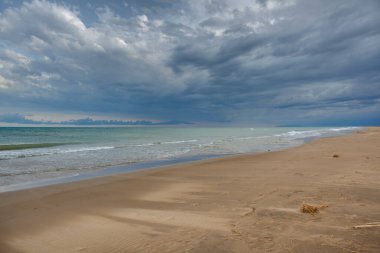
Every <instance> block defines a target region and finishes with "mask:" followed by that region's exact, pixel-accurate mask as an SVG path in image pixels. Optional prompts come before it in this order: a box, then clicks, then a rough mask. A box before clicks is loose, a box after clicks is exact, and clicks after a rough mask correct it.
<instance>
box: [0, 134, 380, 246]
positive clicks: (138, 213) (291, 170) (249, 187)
mask: <svg viewBox="0 0 380 253" xmlns="http://www.w3.org/2000/svg"><path fill="white" fill-rule="evenodd" d="M303 204H309V205H312V206H313V207H317V208H320V209H318V212H317V213H303V212H301V210H300V207H301V206H302V205H303ZM379 210H380V129H379V128H369V129H366V130H362V131H358V132H355V133H353V134H350V135H347V136H341V137H333V138H323V139H319V140H315V141H312V142H310V143H308V144H305V145H303V146H300V147H296V148H292V149H287V150H283V151H278V152H267V153H263V154H257V155H239V156H232V157H225V158H218V159H211V160H206V161H199V162H194V163H190V164H182V165H175V166H171V167H167V168H160V169H153V170H146V171H140V172H134V173H129V174H121V175H115V176H108V177H103V178H97V179H92V180H86V181H81V182H73V183H67V184H60V185H53V186H48V187H41V188H34V189H29V190H21V191H15V192H8V193H1V194H0V252H7V253H11V252H36V253H37V252H38V253H41V252H239V253H240V252H309V253H310V252H318V253H320V252H334V253H335V252H380V211H379ZM306 211H307V210H306Z"/></svg>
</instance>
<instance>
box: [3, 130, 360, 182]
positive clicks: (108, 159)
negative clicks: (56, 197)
mask: <svg viewBox="0 0 380 253" xmlns="http://www.w3.org/2000/svg"><path fill="white" fill-rule="evenodd" d="M354 129H356V128H354V127H345V128H197V127H187V128H184V127H177V128H176V127H157V128H156V127H155V128H147V127H99V128H69V127H49V128H43V127H23V128H16V127H3V128H0V147H2V148H0V186H3V187H4V186H9V185H14V184H19V183H24V182H35V181H38V180H41V179H47V178H57V177H67V176H75V175H81V174H83V173H89V172H98V171H99V170H102V169H104V168H105V167H115V166H117V165H122V167H124V168H125V165H128V164H135V163H147V162H153V163H154V162H160V161H170V160H176V159H177V160H178V159H179V160H181V159H184V160H186V159H187V160H192V158H194V157H195V158H196V157H203V158H205V157H212V156H220V155H226V154H239V153H252V152H262V151H267V150H278V149H281V148H286V147H292V146H296V145H299V144H302V143H303V142H304V141H305V140H306V139H309V138H318V137H323V136H333V135H341V134H345V133H348V132H351V131H353V130H354ZM137 169H138V168H137Z"/></svg>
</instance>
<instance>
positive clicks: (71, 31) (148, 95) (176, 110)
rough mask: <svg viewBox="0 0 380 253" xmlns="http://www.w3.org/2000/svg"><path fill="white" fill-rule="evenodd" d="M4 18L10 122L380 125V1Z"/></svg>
mask: <svg viewBox="0 0 380 253" xmlns="http://www.w3.org/2000/svg"><path fill="white" fill-rule="evenodd" d="M0 8H2V9H0V10H1V14H0V37H1V40H0V50H1V51H0V101H1V102H0V106H1V107H0V108H2V109H1V110H2V112H3V113H5V112H6V111H7V110H9V108H13V110H19V113H27V112H29V111H30V110H32V111H51V112H54V111H57V112H70V113H75V112H77V113H80V114H83V113H91V114H94V113H95V114H96V113H99V114H104V113H109V114H114V115H120V116H125V117H139V118H146V119H150V118H155V119H161V120H170V119H178V120H184V121H193V122H211V123H212V122H230V121H231V122H235V123H237V124H239V123H242V124H250V123H258V124H307V123H308V122H309V123H310V124H318V122H321V123H323V124H327V123H326V122H328V121H329V120H330V122H332V123H333V122H335V124H337V123H338V122H350V123H352V122H353V119H355V120H356V121H357V122H358V123H357V124H359V123H360V122H362V123H363V124H364V123H365V122H366V120H370V121H371V122H380V117H379V116H378V112H379V111H380V74H379V71H378V70H379V69H380V60H379V59H380V50H379V48H378V45H379V44H380V16H379V15H378V11H379V10H380V4H379V3H378V2H377V1H365V3H364V2H363V3H359V2H357V1H334V2H332V1H290V0H289V1H285V0H284V1H271V0H267V1H256V2H255V1H248V0H239V1H213V0H210V1H201V0H198V1H191V2H188V1H164V0H157V1H153V2H151V1H149V3H148V2H146V1H132V0H129V1H125V2H122V1H121V2H120V3H119V4H116V3H114V2H112V3H108V2H106V1H104V2H103V1H91V2H88V3H84V2H81V3H78V2H77V1H58V2H56V3H53V2H48V1H37V0H36V1H31V2H24V3H21V2H17V3H16V4H12V5H4V4H3V6H0ZM28 110H29V111H28ZM360 115H365V117H361V116H360ZM332 118H334V120H331V119H332ZM311 119H312V120H311Z"/></svg>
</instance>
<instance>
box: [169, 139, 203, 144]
mask: <svg viewBox="0 0 380 253" xmlns="http://www.w3.org/2000/svg"><path fill="white" fill-rule="evenodd" d="M197 141H198V140H183V141H165V142H162V144H181V143H191V142H197Z"/></svg>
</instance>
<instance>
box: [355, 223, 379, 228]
mask: <svg viewBox="0 0 380 253" xmlns="http://www.w3.org/2000/svg"><path fill="white" fill-rule="evenodd" d="M379 227H380V222H371V223H367V224H364V225H357V226H354V227H353V228H354V229H361V228H379Z"/></svg>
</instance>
